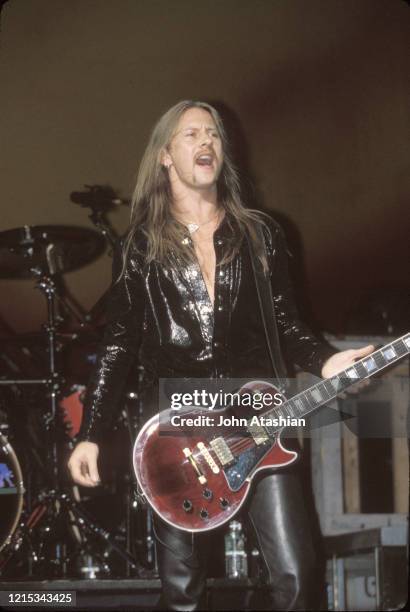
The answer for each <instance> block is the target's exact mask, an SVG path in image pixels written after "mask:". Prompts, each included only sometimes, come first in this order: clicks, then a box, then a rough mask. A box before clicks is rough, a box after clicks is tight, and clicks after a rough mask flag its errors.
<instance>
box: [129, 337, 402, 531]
mask: <svg viewBox="0 0 410 612" xmlns="http://www.w3.org/2000/svg"><path fill="white" fill-rule="evenodd" d="M409 352H410V333H407V334H405V335H404V336H402V337H401V338H398V339H397V340H395V341H394V342H392V343H391V344H387V345H386V346H383V347H382V348H380V349H378V350H377V351H374V352H373V353H371V354H370V355H368V356H367V357H365V358H363V359H361V360H359V361H356V362H355V363H354V364H353V365H351V366H350V367H349V368H347V369H346V370H343V371H342V372H339V373H338V374H337V375H335V376H332V377H331V378H327V379H324V380H320V382H318V383H317V384H315V385H313V386H312V387H310V388H308V389H306V390H304V391H302V392H300V393H298V394H296V395H295V396H293V397H292V398H291V399H289V400H284V401H283V402H282V403H281V404H280V405H278V406H275V407H274V408H266V407H263V408H262V409H261V410H258V411H255V410H254V409H253V408H252V407H250V408H249V407H248V408H245V409H244V408H243V406H242V407H241V408H240V410H239V411H238V408H237V407H235V408H233V407H232V406H230V407H228V408H224V409H221V410H217V411H215V410H213V411H211V410H209V409H203V408H198V409H192V410H190V412H188V413H187V412H186V411H185V412H179V411H178V410H175V409H171V408H169V409H167V410H164V411H162V412H160V413H159V414H157V415H155V416H154V417H152V418H151V419H150V420H149V421H147V423H146V424H145V425H144V427H143V428H142V429H141V431H140V432H139V435H138V437H137V439H136V441H135V445H134V450H133V463H134V470H135V474H136V477H137V481H138V484H139V486H140V489H141V492H142V494H143V495H144V496H145V498H146V500H147V501H148V503H149V504H150V505H151V506H152V508H153V510H154V511H155V512H156V513H157V514H159V516H160V517H161V518H162V519H163V520H164V521H166V522H167V523H169V524H171V525H173V526H175V527H178V528H179V529H183V530H185V531H189V532H202V531H208V530H211V529H214V528H216V527H219V526H220V525H223V524H224V523H226V522H227V521H229V520H231V519H232V517H233V516H234V515H235V514H236V513H237V512H238V510H239V509H240V508H241V506H242V504H243V503H244V501H245V500H246V497H247V495H248V493H249V491H250V488H251V483H252V479H253V478H254V476H255V475H256V474H258V473H259V472H260V471H261V470H265V469H268V468H269V469H272V468H280V467H283V466H287V465H290V464H291V463H293V462H294V461H295V460H296V458H297V453H296V452H294V451H290V450H286V449H285V448H284V447H283V446H282V444H281V439H280V435H281V431H282V430H283V428H284V427H283V425H281V426H278V425H277V423H279V424H280V423H283V422H284V421H283V419H285V420H287V421H286V422H288V423H289V420H290V421H291V422H290V424H293V423H292V419H300V418H303V417H304V416H306V415H308V414H309V413H311V412H313V411H314V410H316V409H318V408H319V407H321V406H324V405H326V404H327V403H328V402H330V401H331V400H332V399H334V398H335V397H337V395H338V394H339V393H341V392H342V391H344V390H345V389H347V388H348V387H350V386H351V385H353V384H355V383H357V382H359V381H361V380H364V379H365V378H369V377H371V376H373V375H375V374H377V373H378V372H380V371H381V370H382V369H383V368H385V367H387V366H389V365H390V364H392V363H394V362H396V361H398V360H399V359H401V358H402V357H404V356H406V355H408V354H409ZM249 391H251V393H255V392H258V393H261V392H263V393H265V394H266V392H267V391H269V392H270V393H271V397H272V396H274V394H275V393H276V394H277V393H278V392H277V390H276V389H275V388H274V387H273V386H272V385H270V384H269V383H267V382H261V381H254V382H251V383H247V384H246V385H244V387H242V388H241V389H240V391H239V393H241V394H244V393H245V392H246V393H247V394H248V395H249ZM282 397H283V396H282ZM176 415H178V416H177V417H176ZM256 415H257V418H255V416H256ZM175 417H176V418H175ZM189 418H190V419H192V420H191V421H189V420H186V419H189ZM281 418H282V421H281ZM255 421H256V422H255ZM184 423H185V425H186V426H181V424H184ZM198 425H199V426H198Z"/></svg>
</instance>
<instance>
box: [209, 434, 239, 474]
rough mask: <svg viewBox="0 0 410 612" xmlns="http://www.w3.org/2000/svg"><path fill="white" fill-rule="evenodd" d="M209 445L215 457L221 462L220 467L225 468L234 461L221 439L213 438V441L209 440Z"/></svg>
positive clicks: (229, 450)
mask: <svg viewBox="0 0 410 612" xmlns="http://www.w3.org/2000/svg"><path fill="white" fill-rule="evenodd" d="M210 445H211V447H212V450H213V451H214V453H215V455H216V456H217V457H218V459H219V461H220V462H221V465H222V467H226V466H227V465H229V464H230V463H232V462H233V461H234V460H235V457H234V456H233V454H232V452H231V449H230V448H229V446H228V445H227V443H226V442H225V440H224V439H223V438H215V439H214V440H211V442H210Z"/></svg>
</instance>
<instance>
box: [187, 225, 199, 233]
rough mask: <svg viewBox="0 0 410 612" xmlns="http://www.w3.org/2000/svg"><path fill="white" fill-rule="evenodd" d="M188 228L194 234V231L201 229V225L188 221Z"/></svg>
mask: <svg viewBox="0 0 410 612" xmlns="http://www.w3.org/2000/svg"><path fill="white" fill-rule="evenodd" d="M187 228H188V231H189V233H190V234H193V233H194V232H196V231H197V230H199V225H197V224H196V223H188V225H187Z"/></svg>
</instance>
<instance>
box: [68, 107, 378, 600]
mask: <svg viewBox="0 0 410 612" xmlns="http://www.w3.org/2000/svg"><path fill="white" fill-rule="evenodd" d="M256 224H260V225H261V226H262V230H263V236H264V242H265V244H264V245H263V246H264V248H263V249H261V245H260V244H258V240H257V235H258V234H257V232H256V231H255V227H256ZM247 237H248V238H249V240H251V241H253V243H254V245H255V252H257V253H258V257H260V259H261V261H262V264H263V265H264V267H265V269H266V270H267V272H268V274H267V278H270V283H271V287H272V292H273V298H274V306H275V318H276V323H277V328H278V331H279V340H280V350H281V351H282V353H283V355H284V357H285V359H286V360H287V361H289V362H293V363H295V364H297V365H299V366H300V367H301V368H303V369H304V370H307V371H310V372H312V373H314V374H318V375H321V376H322V377H329V376H332V375H333V374H335V373H337V372H339V371H341V370H343V369H345V368H346V367H348V366H349V365H350V364H351V363H353V362H354V360H355V359H357V358H361V357H363V356H365V355H366V354H368V353H370V352H371V350H372V348H373V347H366V348H365V349H361V350H348V351H343V352H340V353H336V352H335V350H334V349H332V347H330V346H329V345H327V344H324V343H322V342H321V341H319V340H318V339H317V338H316V337H315V336H314V335H313V334H312V333H311V332H310V330H309V329H307V328H306V326H305V325H304V324H303V323H301V321H300V320H299V318H298V314H297V309H296V307H295V304H294V300H293V296H292V290H291V285H290V282H289V275H288V267H287V251H286V247H285V243H284V238H283V234H282V231H281V229H280V227H279V226H278V225H277V224H276V223H275V222H274V221H272V220H271V219H270V218H264V217H263V216H262V215H261V214H259V213H257V212H256V211H252V210H250V209H247V208H246V207H245V206H244V203H243V202H242V199H241V192H240V182H239V177H238V173H237V171H236V169H235V166H234V164H233V163H232V159H231V155H230V151H229V147H228V143H227V139H226V135H225V131H224V127H223V124H222V121H221V118H220V116H219V114H218V112H217V111H216V110H215V109H214V108H213V107H212V106H210V105H209V104H206V103H204V102H193V101H183V102H180V103H178V104H176V105H175V106H174V107H172V108H171V109H170V110H169V111H168V112H167V113H165V114H164V115H163V116H162V117H161V119H160V120H159V121H158V123H157V125H156V126H155V128H154V130H153V133H152V135H151V138H150V141H149V144H148V146H147V149H146V151H145V154H144V157H143V159H142V161H141V165H140V169H139V174H138V179H137V185H136V188H135V193H134V197H133V207H132V214H131V223H130V227H129V231H128V233H127V235H126V237H125V240H124V241H123V244H122V253H121V254H120V253H117V254H116V255H115V257H114V272H113V277H114V282H113V285H112V290H111V301H110V305H109V309H108V323H107V326H106V329H105V334H104V339H103V341H102V343H101V345H100V349H99V353H98V359H97V363H96V366H95V370H94V374H93V377H92V379H91V381H90V385H89V386H88V389H87V397H86V402H85V407H84V419H83V423H82V427H81V431H80V434H79V436H78V439H79V442H78V444H77V446H76V447H75V449H74V451H73V453H72V455H71V457H70V460H69V468H70V471H71V474H72V477H73V479H74V480H75V482H77V483H78V484H81V485H83V486H87V487H93V486H97V485H98V484H99V482H100V479H99V474H98V468H97V457H98V452H99V446H98V445H99V442H100V440H101V435H102V431H103V424H104V422H105V423H106V422H107V421H108V420H109V417H111V416H112V414H113V412H114V410H115V409H116V408H117V407H118V403H119V401H120V398H121V394H122V392H123V388H124V381H125V379H126V377H127V374H128V372H129V370H130V368H131V365H132V363H133V362H135V361H136V360H138V363H139V364H141V365H142V366H143V372H144V374H143V380H142V383H141V389H140V392H141V394H142V396H143V397H145V398H146V403H147V406H148V405H152V402H153V397H154V396H155V392H154V391H153V390H154V389H156V383H157V381H158V379H159V378H178V377H180V378H187V377H195V378H211V379H214V378H228V377H231V378H232V377H238V378H239V377H241V378H244V377H246V378H261V377H265V378H270V377H272V376H274V374H275V368H274V364H272V362H271V361H270V357H269V351H268V346H267V341H266V336H265V330H264V327H263V323H262V317H261V312H260V309H259V304H258V300H257V297H256V290H255V279H254V276H253V274H252V265H251V259H250V257H251V256H250V250H249V246H248V241H247ZM247 513H248V517H249V524H250V528H251V529H253V531H254V533H255V535H256V538H257V541H258V545H259V548H260V552H261V555H262V559H263V561H264V563H265V566H266V570H267V576H268V582H269V584H270V586H271V589H270V602H269V606H270V609H276V610H301V609H309V608H311V607H312V606H314V605H315V604H314V603H312V601H311V600H310V599H309V597H310V591H311V587H312V576H313V574H312V572H313V570H314V568H315V552H314V546H313V541H312V536H311V532H310V526H309V521H308V519H307V517H306V514H305V511H304V501H303V497H302V493H301V487H300V483H299V480H298V477H297V475H296V474H295V473H294V472H286V473H281V472H280V471H279V472H277V473H274V474H273V473H268V475H265V476H263V477H262V478H260V479H259V480H258V481H257V482H256V483H255V484H254V488H253V492H252V494H251V498H250V501H249V504H248V506H247ZM155 535H156V546H157V559H158V569H159V573H160V577H161V580H162V586H163V592H162V604H163V606H164V608H165V609H169V610H198V609H204V607H205V605H204V594H205V579H206V561H207V552H208V551H207V543H208V541H209V538H208V537H207V536H206V535H205V536H204V535H197V534H195V535H194V534H191V533H188V532H185V531H181V530H179V529H176V528H174V527H172V526H171V525H169V524H166V523H165V522H163V521H162V520H161V519H160V518H159V517H155Z"/></svg>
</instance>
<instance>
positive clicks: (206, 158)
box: [195, 153, 213, 168]
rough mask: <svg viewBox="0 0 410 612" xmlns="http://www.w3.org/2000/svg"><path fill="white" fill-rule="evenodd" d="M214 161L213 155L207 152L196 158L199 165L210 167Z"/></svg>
mask: <svg viewBox="0 0 410 612" xmlns="http://www.w3.org/2000/svg"><path fill="white" fill-rule="evenodd" d="M212 162H213V156H212V155H209V154H207V153H203V154H202V155H198V157H197V158H196V159H195V163H196V164H198V166H205V167H208V168H209V167H211V166H212Z"/></svg>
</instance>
